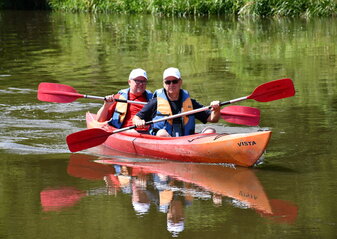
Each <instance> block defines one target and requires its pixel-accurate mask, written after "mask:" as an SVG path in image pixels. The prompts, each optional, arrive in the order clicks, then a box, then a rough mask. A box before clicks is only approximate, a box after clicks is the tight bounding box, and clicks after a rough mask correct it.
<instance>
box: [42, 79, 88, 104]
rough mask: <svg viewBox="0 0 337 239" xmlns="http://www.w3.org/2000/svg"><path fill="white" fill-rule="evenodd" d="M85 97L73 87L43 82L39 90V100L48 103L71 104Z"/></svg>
mask: <svg viewBox="0 0 337 239" xmlns="http://www.w3.org/2000/svg"><path fill="white" fill-rule="evenodd" d="M83 97H84V95H81V94H78V93H77V91H76V90H75V89H74V88H73V87H71V86H68V85H63V84H57V83H47V82H42V83H40V84H39V87H38V90H37V98H38V100H41V101H47V102H55V103H70V102H73V101H75V100H76V99H78V98H83Z"/></svg>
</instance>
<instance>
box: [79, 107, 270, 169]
mask: <svg viewBox="0 0 337 239" xmlns="http://www.w3.org/2000/svg"><path fill="white" fill-rule="evenodd" d="M86 122H87V127H88V128H89V129H90V128H103V129H104V130H106V131H108V132H112V131H114V130H116V129H115V128H114V127H112V126H109V125H107V124H106V123H100V122H97V121H96V115H94V114H91V113H87V114H86ZM270 136H271V131H262V132H254V133H240V134H230V135H228V134H221V133H213V134H194V135H189V136H183V137H157V136H153V135H146V134H140V133H136V132H127V131H124V132H120V133H116V134H112V135H111V136H109V137H108V139H107V140H106V141H105V142H104V144H103V145H105V146H107V147H108V148H111V149H114V150H117V151H120V152H125V153H131V154H137V155H141V156H147V157H151V158H160V159H168V160H174V161H184V162H198V163H229V164H235V165H239V166H244V167H250V166H252V165H254V163H256V161H257V160H258V159H259V158H260V157H261V155H262V154H263V153H264V151H265V149H266V147H267V145H268V142H269V140H270Z"/></svg>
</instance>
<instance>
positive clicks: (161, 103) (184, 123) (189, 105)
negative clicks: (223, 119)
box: [133, 67, 220, 137]
mask: <svg viewBox="0 0 337 239" xmlns="http://www.w3.org/2000/svg"><path fill="white" fill-rule="evenodd" d="M182 81H183V80H182V79H181V75H180V71H179V70H178V69H177V68H173V67H170V68H168V69H166V70H165V71H164V74H163V85H164V88H162V89H159V90H156V91H155V93H154V98H153V99H152V100H150V101H149V103H148V104H147V105H146V106H144V108H143V109H142V110H141V111H140V112H138V113H137V114H136V116H135V117H134V118H133V123H134V125H136V126H137V127H142V126H144V125H145V122H146V121H151V120H157V119H160V118H163V117H167V116H170V115H175V114H178V113H181V112H186V111H189V110H194V109H199V108H202V107H204V106H203V105H201V104H199V103H198V102H197V101H196V100H194V99H191V98H190V95H189V93H188V91H186V90H183V89H181V85H182V83H183V82H182ZM210 105H211V106H212V109H211V110H206V111H202V112H199V113H196V114H194V115H187V116H183V117H179V118H175V119H171V120H167V121H160V122H157V123H155V124H153V125H152V127H151V130H150V133H151V134H153V135H157V136H162V137H170V136H173V137H177V136H184V135H191V134H194V133H195V119H198V120H200V121H201V122H202V123H204V124H205V123H207V122H213V123H216V122H218V120H219V118H220V102H219V101H213V102H211V104H210ZM213 132H215V130H214V129H213V128H210V127H207V128H206V129H204V130H203V131H202V133H213Z"/></svg>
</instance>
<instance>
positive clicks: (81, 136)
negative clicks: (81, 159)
mask: <svg viewBox="0 0 337 239" xmlns="http://www.w3.org/2000/svg"><path fill="white" fill-rule="evenodd" d="M294 95H295V88H294V84H293V82H292V80H291V79H280V80H275V81H270V82H267V83H264V84H262V85H260V86H258V87H257V88H256V89H255V90H254V91H253V93H252V94H250V95H248V96H245V97H241V98H237V99H234V100H230V101H225V102H221V103H220V106H223V105H228V104H232V103H236V102H240V101H243V100H246V99H253V100H256V101H259V102H269V101H274V100H279V99H283V98H287V97H291V96H294ZM211 108H212V106H205V107H202V108H199V109H195V110H191V111H186V112H183V113H180V114H176V115H172V116H168V117H164V118H161V119H157V120H151V121H148V122H146V123H145V125H150V124H153V123H157V122H160V121H165V120H170V119H174V118H178V117H182V116H185V115H190V114H195V113H198V112H202V111H205V110H208V109H211ZM136 127H137V126H135V125H133V126H129V127H125V128H121V129H117V130H114V131H112V132H107V131H105V130H103V129H100V128H92V129H86V130H82V131H79V132H76V133H73V134H70V135H68V136H67V144H68V147H69V150H70V151H71V152H77V151H81V150H84V149H88V148H91V147H95V146H98V145H100V144H102V143H104V142H105V140H106V139H107V138H108V137H109V136H110V135H112V134H116V133H119V132H123V131H126V130H130V129H135V128H136Z"/></svg>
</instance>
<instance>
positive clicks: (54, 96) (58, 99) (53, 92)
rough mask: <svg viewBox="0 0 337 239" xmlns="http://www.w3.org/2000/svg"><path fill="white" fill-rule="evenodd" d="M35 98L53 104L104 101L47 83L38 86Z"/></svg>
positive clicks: (60, 85)
mask: <svg viewBox="0 0 337 239" xmlns="http://www.w3.org/2000/svg"><path fill="white" fill-rule="evenodd" d="M37 98H38V100H41V101H47V102H55V103H70V102H73V101H75V100H77V99H78V98H88V99H95V100H105V97H100V96H93V95H82V94H79V93H77V91H76V90H75V89H74V88H73V87H71V86H69V85H63V84H57V83H47V82H42V83H40V84H39V87H38V90H37ZM115 100H116V101H118V102H124V103H132V104H141V105H145V104H146V102H140V101H132V100H122V99H115Z"/></svg>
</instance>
